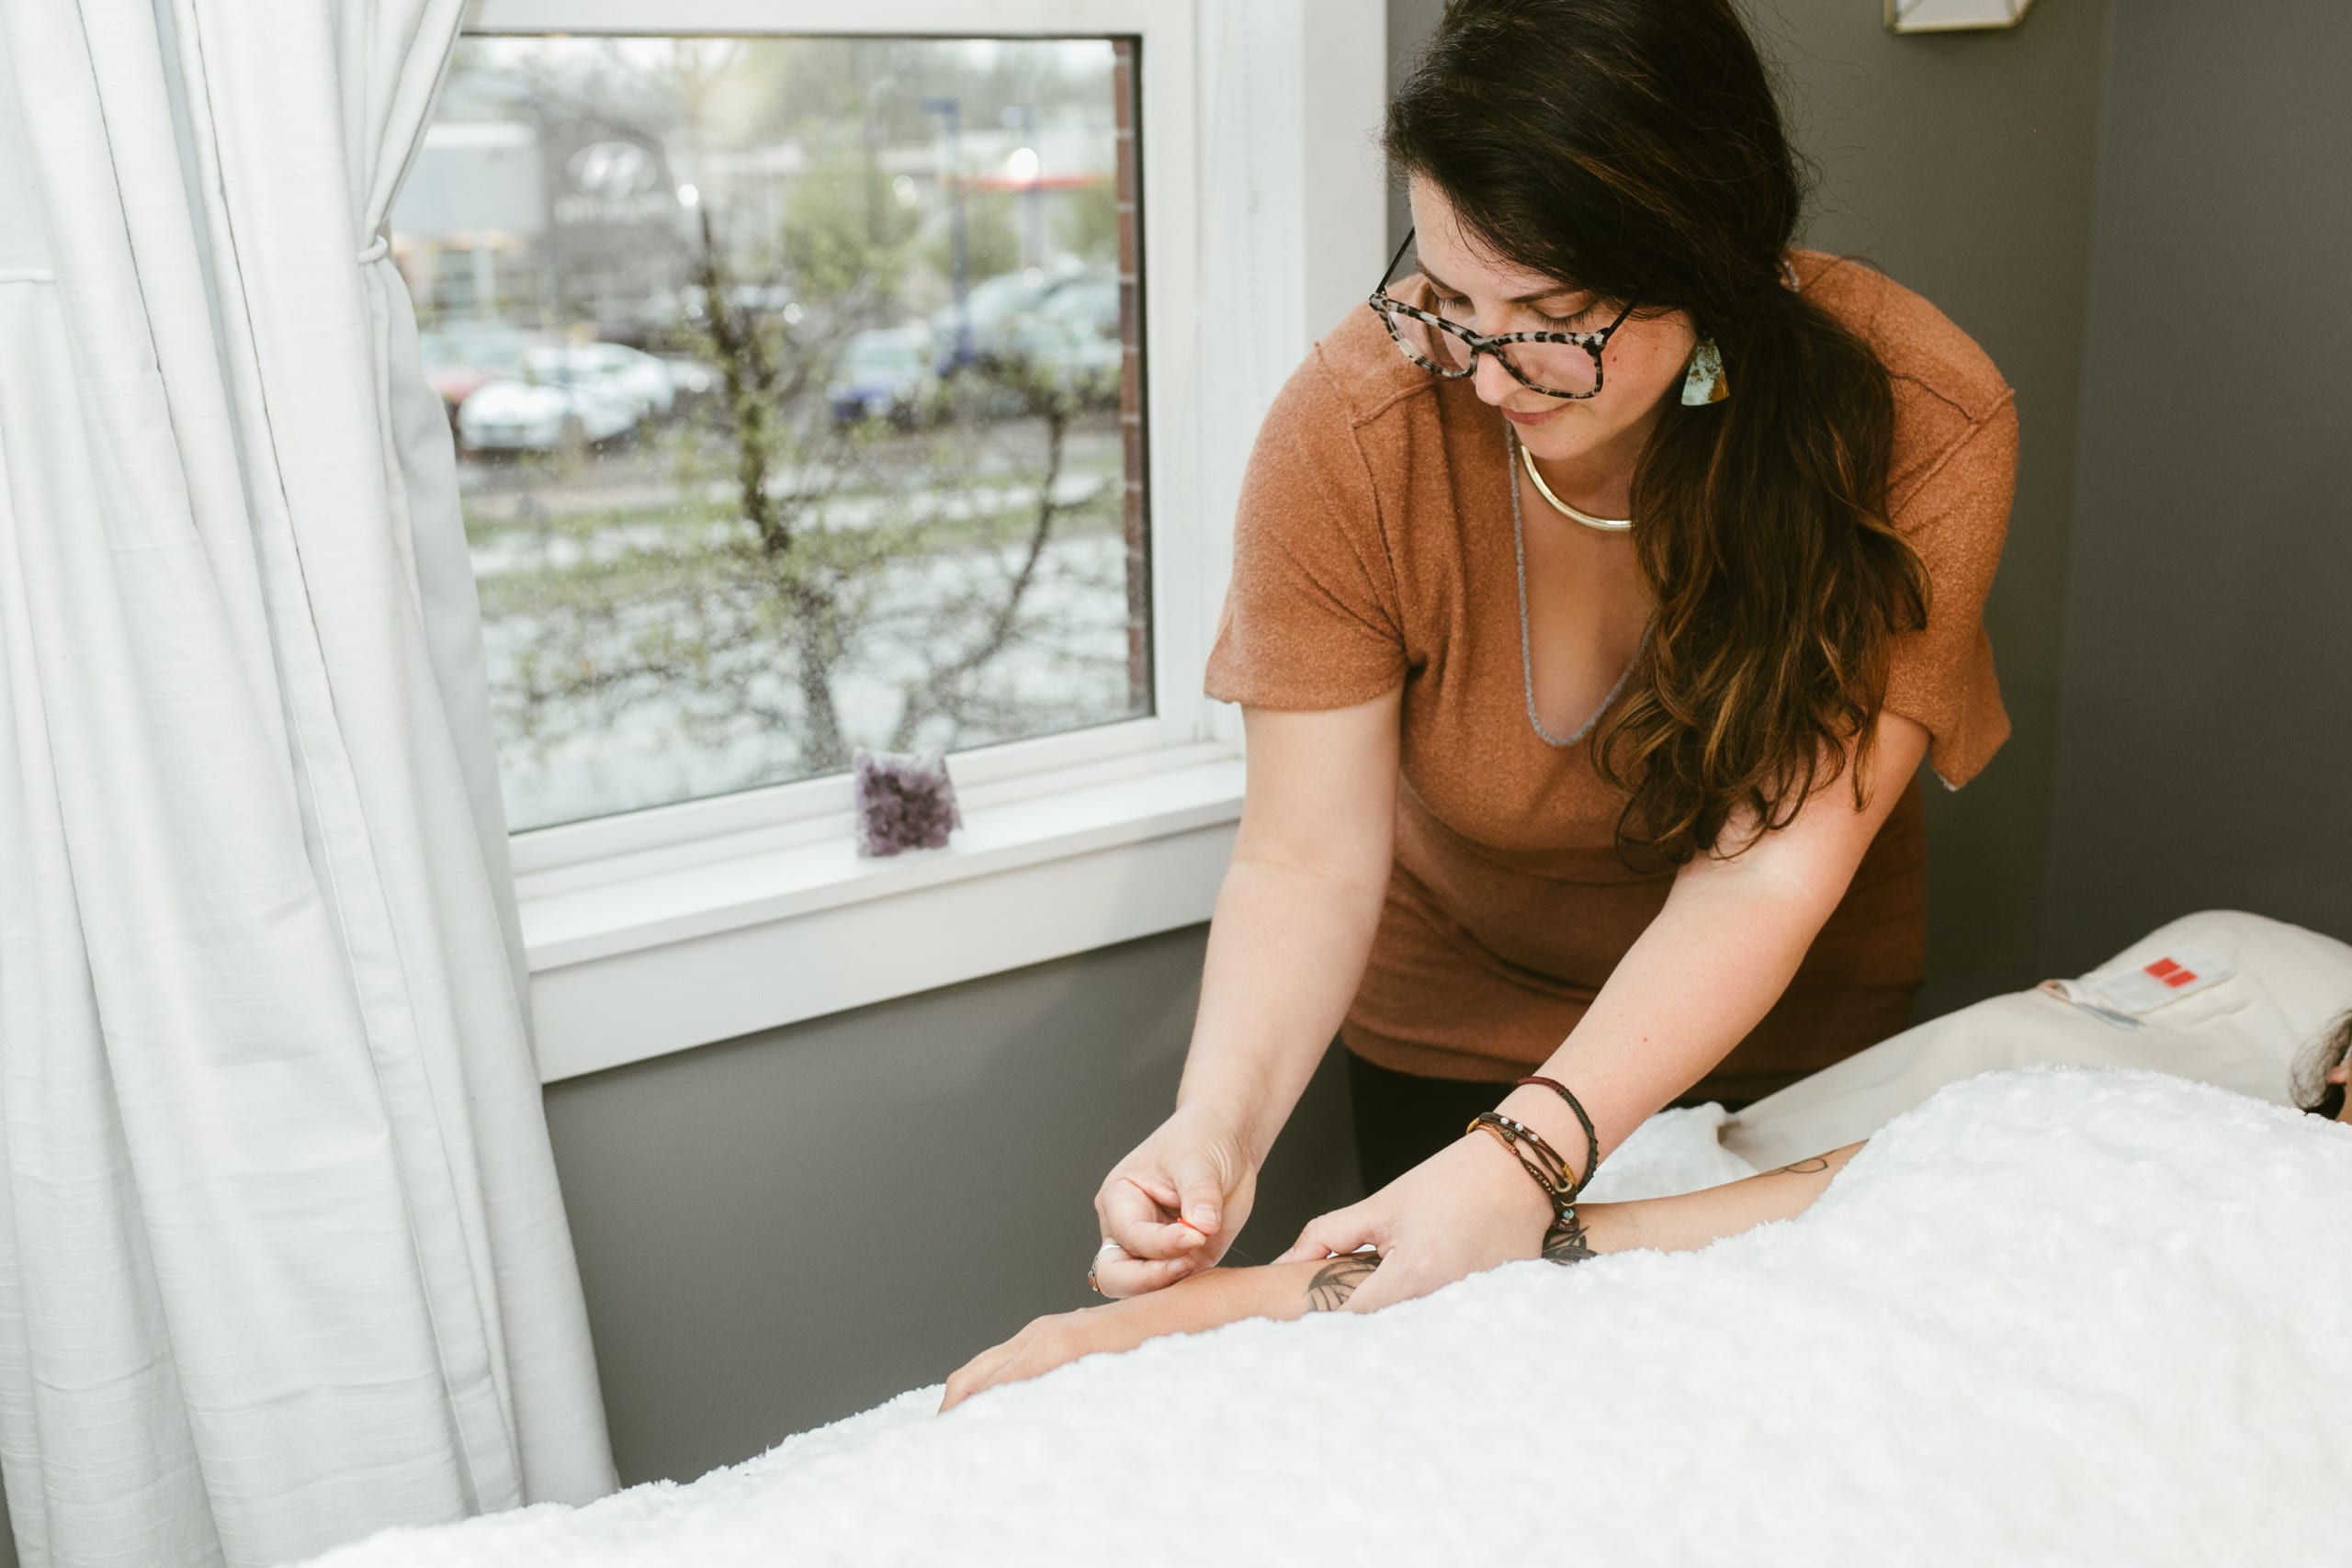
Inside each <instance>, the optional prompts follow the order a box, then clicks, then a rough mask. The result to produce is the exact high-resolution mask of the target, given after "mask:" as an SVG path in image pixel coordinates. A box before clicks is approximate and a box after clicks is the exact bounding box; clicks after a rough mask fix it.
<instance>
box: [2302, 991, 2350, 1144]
mask: <svg viewBox="0 0 2352 1568" xmlns="http://www.w3.org/2000/svg"><path fill="white" fill-rule="evenodd" d="M2347 1055H2352V1012H2347V1013H2346V1014H2345V1015H2344V1016H2343V1017H2342V1018H2339V1019H2337V1020H2336V1021H2335V1029H2334V1030H2333V1031H2331V1032H2329V1034H2328V1036H2327V1038H2326V1039H2324V1040H2323V1041H2321V1042H2320V1043H2318V1044H2317V1045H2316V1046H2314V1047H2312V1052H2311V1055H2308V1056H2306V1057H2305V1058H2304V1059H2303V1063H2302V1066H2301V1068H2300V1069H2299V1070H2298V1071H2297V1072H2296V1074H2295V1103H2296V1104H2298V1105H2300V1106H2301V1107H2302V1108H2303V1109H2304V1110H2306V1111H2310V1112H2311V1113H2312V1115H2314V1116H2324V1117H2326V1118H2327V1119H2328V1120H2329V1121H2331V1122H2333V1121H2335V1120H2336V1119H2337V1118H2338V1117H2340V1116H2342V1115H2343V1114H2344V1086H2343V1085H2342V1084H2340V1083H2330V1082H2328V1081H2327V1075H2328V1074H2330V1073H2332V1072H2334V1071H2335V1069H2336V1067H2337V1066H2338V1065H2340V1064H2341V1063H2342V1062H2343V1060H2344V1058H2345V1057H2346V1056H2347Z"/></svg>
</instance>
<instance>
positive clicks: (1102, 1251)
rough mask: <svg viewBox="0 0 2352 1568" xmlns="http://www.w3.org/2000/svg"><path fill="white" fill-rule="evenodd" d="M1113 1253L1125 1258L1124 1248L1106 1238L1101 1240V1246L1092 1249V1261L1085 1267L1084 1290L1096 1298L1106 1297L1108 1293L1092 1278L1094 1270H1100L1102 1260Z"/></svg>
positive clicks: (1100, 1282) (1098, 1281)
mask: <svg viewBox="0 0 2352 1568" xmlns="http://www.w3.org/2000/svg"><path fill="white" fill-rule="evenodd" d="M1114 1252H1115V1253H1117V1254H1118V1255H1119V1256H1120V1257H1122V1258H1125V1257H1126V1256H1127V1249H1126V1248H1125V1247H1121V1246H1120V1245H1119V1244H1118V1243H1117V1242H1115V1241H1113V1240H1111V1239H1110V1238H1109V1237H1107V1236H1106V1237H1104V1238H1103V1245H1102V1246H1100V1247H1096V1248H1095V1249H1094V1261H1093V1262H1091V1263H1090V1264H1088V1265H1087V1266H1086V1288H1087V1289H1088V1290H1090V1291H1092V1292H1094V1293H1095V1294H1096V1295H1098V1296H1102V1295H1108V1294H1109V1293H1110V1292H1107V1291H1105V1290H1103V1281H1102V1280H1097V1279H1096V1278H1095V1277H1094V1270H1095V1269H1099V1268H1101V1267H1102V1264H1103V1259H1104V1258H1108V1257H1110V1256H1111V1255H1112V1254H1113V1253H1114Z"/></svg>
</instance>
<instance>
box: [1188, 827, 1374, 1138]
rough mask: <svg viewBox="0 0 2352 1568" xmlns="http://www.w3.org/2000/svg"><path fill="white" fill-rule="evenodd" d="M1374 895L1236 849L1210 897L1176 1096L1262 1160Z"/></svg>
mask: <svg viewBox="0 0 2352 1568" xmlns="http://www.w3.org/2000/svg"><path fill="white" fill-rule="evenodd" d="M1380 900H1381V889H1380V888H1379V887H1378V886H1372V885H1370V884H1369V883H1355V884H1351V883H1348V882H1343V881H1339V880H1335V879H1334V878H1333V877H1331V876H1330V875H1329V874H1326V873H1322V872H1318V871H1317V870H1314V869H1311V868H1309V867H1306V866H1303V865H1296V864H1292V863H1286V862H1284V861H1283V860H1279V859H1273V858H1261V857H1258V856H1254V855H1250V854H1248V853H1246V852H1241V851H1237V852H1236V855H1235V858H1234V861H1233V863H1232V864H1231V866H1229V867H1228V868H1227V871H1226V874H1225V884H1224V886H1222V887H1221V888H1220V889H1219V890H1218V893H1217V901H1216V918H1215V919H1214V920H1213V921H1212V923H1211V924H1210V927H1209V941H1208V955H1207V960H1206V963H1205V964H1204V967H1203V969H1202V974H1201V1005H1200V1011H1199V1014H1198V1017H1197V1019H1196V1021H1195V1022H1194V1024H1193V1043H1192V1048H1191V1050H1190V1052H1189V1053H1188V1054H1187V1055H1186V1057H1185V1062H1184V1077H1183V1082H1182V1086H1181V1087H1180V1088H1179V1089H1178V1090H1177V1096H1176V1102H1177V1104H1178V1105H1179V1106H1205V1107H1206V1108H1207V1109H1209V1110H1210V1111H1212V1112H1213V1113H1214V1114H1216V1116H1218V1117H1219V1118H1221V1119H1222V1120H1224V1121H1226V1122H1228V1123H1229V1124H1230V1125H1232V1126H1233V1127H1234V1128H1235V1130H1236V1132H1237V1133H1238V1135H1239V1137H1240V1139H1241V1142H1242V1145H1243V1147H1244V1148H1245V1150H1246V1151H1247V1152H1248V1154H1249V1156H1250V1159H1251V1160H1252V1161H1253V1162H1254V1161H1262V1160H1263V1159H1264V1158H1265V1156H1266V1151H1267V1149H1268V1148H1269V1147H1271V1146H1272V1144H1273V1141H1274V1134H1276V1133H1278V1132H1280V1131H1281V1129H1282V1125H1283V1122H1285V1121H1287V1120H1288V1119H1289V1116H1290V1112H1291V1108H1292V1107H1293V1106H1295V1105H1296V1104H1297V1102H1298V1097H1299V1095H1300V1094H1301V1093H1303V1092H1304V1091H1305V1090H1306V1080H1307V1079H1308V1078H1310V1077H1313V1076H1314V1073H1315V1067H1316V1064H1317V1063H1318V1062H1320V1061H1321V1060H1322V1059H1323V1052H1324V1048H1325V1047H1326V1046H1327V1045H1329V1043H1330V1041H1331V1037H1332V1035H1333V1034H1334V1033H1335V1032H1337V1031H1338V1029H1339V1026H1340V1020H1341V1018H1342V1017H1344V1016H1345V1014H1346V1012H1347V1009H1348V1003H1349V1000H1350V999H1351V998H1352V997H1353V996H1354V995H1355V988H1356V985H1357V982H1358V981H1359V980H1361V979H1362V977H1363V967H1364V961H1365V959H1366V957H1367V956H1368V955H1369V954H1370V953H1371V951H1372V938H1373V932H1374V929H1375V927H1376V926H1377V925H1378V923H1379V919H1380Z"/></svg>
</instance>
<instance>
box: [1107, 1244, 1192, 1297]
mask: <svg viewBox="0 0 2352 1568" xmlns="http://www.w3.org/2000/svg"><path fill="white" fill-rule="evenodd" d="M1207 1266H1208V1259H1207V1258H1205V1257H1203V1256H1200V1255H1198V1254H1195V1255H1193V1256H1191V1257H1186V1258H1133V1257H1125V1256H1122V1255H1121V1254H1119V1253H1115V1252H1114V1253H1105V1254H1103V1256H1101V1257H1099V1258H1096V1259H1095V1260H1094V1287H1095V1289H1097V1290H1099V1291H1101V1292H1103V1294H1104V1295H1106V1296H1109V1297H1110V1298H1111V1299H1113V1300H1114V1301H1116V1300H1119V1299H1120V1298H1122V1297H1125V1296H1140V1295H1143V1294H1145V1293H1147V1292H1151V1291H1157V1290H1162V1289H1165V1288H1166V1287H1167V1286H1170V1285H1172V1284H1174V1283H1175V1282H1176V1281H1177V1280H1182V1279H1183V1278H1184V1277H1185V1276H1187V1275H1190V1274H1195V1273H1198V1272H1199V1271H1200V1270H1201V1269H1204V1268H1206V1267H1207Z"/></svg>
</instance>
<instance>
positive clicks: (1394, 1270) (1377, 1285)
mask: <svg viewBox="0 0 2352 1568" xmlns="http://www.w3.org/2000/svg"><path fill="white" fill-rule="evenodd" d="M1431 1289H1432V1286H1431V1284H1430V1281H1428V1280H1423V1279H1421V1278H1420V1277H1419V1275H1418V1274H1416V1273H1415V1272H1414V1270H1413V1266H1412V1264H1411V1263H1410V1262H1408V1261H1407V1260H1406V1259H1404V1258H1382V1259H1381V1260H1380V1267H1379V1268H1377V1269H1374V1270H1373V1271H1372V1277H1371V1278H1370V1279H1368V1280H1364V1282H1363V1284H1361V1285H1358V1286H1357V1287H1356V1292H1355V1294H1353V1295H1351V1296H1350V1297H1349V1298H1348V1300H1347V1303H1346V1304H1345V1305H1344V1306H1342V1307H1341V1308H1340V1310H1341V1311H1342V1312H1378V1311H1379V1310H1380V1309H1381V1308H1382V1307H1385V1306H1389V1305H1393V1304H1394V1303H1397V1302H1408V1301H1411V1300H1412V1299H1413V1298H1414V1297H1415V1296H1425V1295H1427V1294H1429V1293H1430V1290H1431Z"/></svg>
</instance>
